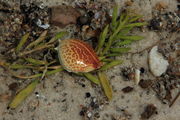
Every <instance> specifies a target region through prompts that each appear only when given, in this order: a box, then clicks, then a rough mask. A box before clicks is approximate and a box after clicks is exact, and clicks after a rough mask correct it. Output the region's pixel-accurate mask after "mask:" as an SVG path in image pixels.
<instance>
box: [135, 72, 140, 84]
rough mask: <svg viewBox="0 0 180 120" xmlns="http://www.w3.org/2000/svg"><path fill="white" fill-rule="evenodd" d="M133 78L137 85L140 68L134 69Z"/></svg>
mask: <svg viewBox="0 0 180 120" xmlns="http://www.w3.org/2000/svg"><path fill="white" fill-rule="evenodd" d="M134 79H135V83H136V85H138V84H139V81H140V70H139V69H136V70H135V77H134Z"/></svg>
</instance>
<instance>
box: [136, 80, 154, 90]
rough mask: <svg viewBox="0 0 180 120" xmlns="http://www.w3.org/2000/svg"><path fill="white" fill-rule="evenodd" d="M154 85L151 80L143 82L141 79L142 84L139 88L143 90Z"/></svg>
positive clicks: (140, 83)
mask: <svg viewBox="0 0 180 120" xmlns="http://www.w3.org/2000/svg"><path fill="white" fill-rule="evenodd" d="M151 85H152V81H151V80H143V79H141V80H140V82H139V86H140V87H141V88H148V87H150V86H151Z"/></svg>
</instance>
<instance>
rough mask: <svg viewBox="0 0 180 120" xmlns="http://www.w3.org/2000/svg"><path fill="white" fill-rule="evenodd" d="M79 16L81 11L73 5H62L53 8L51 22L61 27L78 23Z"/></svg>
mask: <svg viewBox="0 0 180 120" xmlns="http://www.w3.org/2000/svg"><path fill="white" fill-rule="evenodd" d="M79 16H81V13H80V12H79V11H78V10H77V9H75V8H73V7H71V6H66V5H60V6H54V7H52V8H51V23H52V24H53V25H56V26H59V27H65V26H67V25H69V24H76V21H77V18H78V17H79Z"/></svg>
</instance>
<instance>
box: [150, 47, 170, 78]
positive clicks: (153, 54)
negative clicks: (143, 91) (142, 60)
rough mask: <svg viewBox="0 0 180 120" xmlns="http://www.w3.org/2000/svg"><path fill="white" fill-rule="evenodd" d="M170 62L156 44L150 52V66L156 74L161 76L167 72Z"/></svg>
mask: <svg viewBox="0 0 180 120" xmlns="http://www.w3.org/2000/svg"><path fill="white" fill-rule="evenodd" d="M168 65H169V63H168V61H167V60H165V59H164V58H163V56H162V54H160V53H159V52H158V47H157V46H154V47H153V48H152V49H151V51H150V53H149V66H150V70H151V72H152V73H153V75H154V76H161V75H162V74H163V73H164V72H166V70H167V67H168Z"/></svg>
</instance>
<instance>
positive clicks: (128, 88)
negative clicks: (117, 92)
mask: <svg viewBox="0 0 180 120" xmlns="http://www.w3.org/2000/svg"><path fill="white" fill-rule="evenodd" d="M133 89H134V88H133V87H130V86H127V87H125V88H123V89H122V91H123V92H124V93H129V92H131V91H133Z"/></svg>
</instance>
